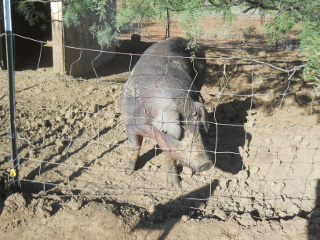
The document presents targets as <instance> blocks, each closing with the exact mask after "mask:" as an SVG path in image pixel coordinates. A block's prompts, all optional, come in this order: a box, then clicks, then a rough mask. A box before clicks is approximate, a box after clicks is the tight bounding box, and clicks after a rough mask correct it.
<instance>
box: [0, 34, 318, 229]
mask: <svg viewBox="0 0 320 240" xmlns="http://www.w3.org/2000/svg"><path fill="white" fill-rule="evenodd" d="M3 36H4V35H2V36H1V37H3ZM15 37H16V38H17V37H19V38H23V39H25V40H26V41H35V42H38V43H39V45H40V51H39V58H38V61H37V63H36V69H35V70H28V69H27V70H24V71H17V72H16V115H17V119H16V125H17V133H18V135H19V137H18V144H19V145H18V147H19V158H20V160H19V162H20V172H21V176H20V177H21V182H22V188H23V189H25V190H27V191H30V192H40V191H45V192H48V193H54V192H55V193H57V192H59V193H60V194H65V195H73V196H74V195H79V196H91V195H95V196H101V197H108V198H110V199H113V200H116V201H119V202H126V203H130V204H133V205H137V206H141V207H145V208H148V206H150V205H158V204H169V205H172V206H175V207H177V206H183V207H185V208H187V209H196V210H199V211H202V212H203V213H204V214H206V215H207V216H215V217H218V218H221V219H224V218H225V217H224V215H223V214H221V212H220V213H219V212H218V211H217V210H222V211H224V212H225V213H227V214H238V215H239V216H240V215H242V214H249V215H250V216H251V217H252V218H253V219H255V220H256V219H274V218H288V217H292V216H295V215H300V216H303V215H304V214H306V213H311V212H312V210H313V209H314V206H315V205H316V204H319V202H317V201H318V199H319V186H318V185H317V184H318V182H319V178H320V176H319V175H320V172H319V171H317V170H318V169H319V165H320V161H319V159H320V150H319V146H320V139H319V136H320V126H319V120H320V118H319V111H320V106H319V96H317V95H316V93H315V91H314V90H313V88H311V87H309V86H308V85H307V84H305V83H304V82H303V80H302V78H301V72H300V69H301V68H302V67H303V66H304V65H299V66H292V63H290V62H288V61H286V60H279V61H277V65H274V63H269V62H263V61H261V60H258V59H254V58H243V57H236V56H231V57H229V56H220V57H210V56H209V57H207V58H206V60H207V63H208V67H207V72H208V74H207V78H206V82H205V85H204V86H203V88H202V90H201V95H202V97H203V99H204V102H205V107H206V109H207V111H208V113H209V117H210V121H209V122H208V123H209V124H210V126H211V128H210V131H209V132H208V133H207V134H205V133H203V134H202V135H203V140H204V144H205V147H206V151H207V152H208V155H209V156H210V157H211V159H212V160H213V161H214V167H212V168H211V169H210V170H208V171H206V172H203V173H201V174H200V175H195V174H194V173H193V171H191V170H190V169H189V168H186V167H184V168H182V169H181V173H180V176H181V178H182V181H181V183H182V190H178V189H171V188H167V186H166V176H167V171H166V168H165V166H164V162H165V157H164V154H163V153H161V149H160V148H159V147H158V146H157V144H156V142H155V141H154V140H153V139H144V141H143V145H142V149H141V157H140V159H139V162H138V166H137V167H136V168H137V170H136V171H135V172H134V174H133V175H131V176H128V175H126V174H125V173H124V171H123V164H124V162H125V161H126V159H127V158H128V157H129V156H128V148H129V143H128V141H127V135H126V133H125V125H124V123H123V120H122V119H121V116H120V110H119V107H118V102H119V97H120V94H121V91H122V88H123V85H124V83H125V82H126V80H127V78H128V76H129V74H130V73H129V72H130V71H131V70H132V68H133V65H134V63H133V56H140V55H141V54H136V53H121V52H102V51H101V50H99V51H96V50H92V49H80V48H74V49H76V50H79V58H78V59H75V61H74V62H73V63H72V64H71V66H70V70H69V72H70V73H72V67H73V66H74V65H75V64H77V61H79V59H81V53H82V51H96V52H97V56H96V58H95V59H92V60H89V59H88V61H87V62H88V65H91V66H92V73H91V74H93V77H91V78H74V77H72V76H71V75H62V74H60V75H57V74H54V73H53V72H52V69H51V68H50V67H44V68H42V67H41V64H42V58H43V56H42V55H43V48H44V47H45V46H46V44H47V43H46V42H42V41H37V40H33V39H30V38H27V37H24V36H19V35H15ZM52 44H55V43H52ZM64 47H66V48H71V47H70V46H64ZM211 53H212V52H211ZM101 54H112V55H115V57H114V59H115V60H116V59H117V57H118V56H119V55H121V56H126V57H127V58H128V59H127V62H128V63H129V64H128V65H126V66H123V65H122V66H121V63H119V65H120V66H119V69H120V70H119V69H116V70H119V71H120V72H121V74H120V75H119V76H115V77H114V78H112V77H110V76H108V75H104V71H103V70H104V69H105V68H108V66H109V65H108V64H106V65H105V66H103V67H95V64H94V62H95V61H96V60H97V59H98V58H99V57H100V56H101ZM208 55H210V53H209V54H208ZM153 57H155V58H156V57H158V56H153ZM161 57H164V58H168V61H170V59H172V58H178V56H169V57H168V56H161ZM289 65H290V67H289ZM128 70H129V72H128ZM0 76H1V77H0V79H1V80H0V81H1V82H0V83H1V86H4V87H3V88H1V90H0V104H1V105H0V110H1V123H0V145H1V148H0V156H1V160H0V173H1V175H2V176H4V177H5V178H7V179H8V180H10V157H9V156H10V136H9V131H8V129H9V126H8V110H7V109H8V105H7V102H8V99H7V98H8V96H7V83H6V77H7V73H6V72H5V71H1V72H0ZM140 87H141V89H143V91H151V90H152V89H149V88H148V87H147V86H140ZM170 90H172V91H177V90H178V89H170ZM244 216H245V215H244ZM248 224H249V223H248Z"/></svg>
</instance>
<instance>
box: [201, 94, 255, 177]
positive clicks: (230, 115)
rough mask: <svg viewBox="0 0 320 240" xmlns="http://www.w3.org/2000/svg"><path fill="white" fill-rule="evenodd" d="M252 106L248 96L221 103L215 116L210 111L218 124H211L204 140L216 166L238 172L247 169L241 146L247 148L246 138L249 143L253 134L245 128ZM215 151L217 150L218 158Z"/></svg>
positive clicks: (227, 170)
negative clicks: (240, 151)
mask: <svg viewBox="0 0 320 240" xmlns="http://www.w3.org/2000/svg"><path fill="white" fill-rule="evenodd" d="M250 107H251V99H250V98H247V99H245V100H243V101H241V100H234V101H232V102H228V103H222V104H220V105H219V106H218V107H217V109H216V111H215V116H214V112H210V113H209V115H210V121H211V122H215V120H217V126H216V125H214V124H211V126H210V131H209V133H208V136H207V137H206V138H205V140H204V143H205V148H206V149H207V150H209V151H210V153H209V155H210V156H211V159H212V160H213V161H215V167H217V168H219V169H221V170H223V171H225V172H230V173H232V174H237V173H238V172H239V171H241V170H244V169H245V166H244V164H243V159H242V157H241V155H240V153H239V148H245V143H246V140H247V141H248V145H249V144H250V141H251V135H250V134H249V133H248V132H246V131H245V129H244V124H245V123H246V122H247V119H246V116H247V115H248V114H247V111H248V110H249V109H250ZM225 124H226V125H225ZM216 139H217V142H216ZM246 147H249V146H246ZM213 152H217V154H216V158H215V155H214V153H213Z"/></svg>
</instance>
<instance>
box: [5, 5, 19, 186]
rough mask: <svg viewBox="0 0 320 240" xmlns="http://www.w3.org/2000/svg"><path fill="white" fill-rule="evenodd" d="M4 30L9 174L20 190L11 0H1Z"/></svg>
mask: <svg viewBox="0 0 320 240" xmlns="http://www.w3.org/2000/svg"><path fill="white" fill-rule="evenodd" d="M3 13H4V30H5V33H6V53H7V71H8V81H9V112H10V133H11V134H10V138H11V154H12V156H11V159H12V162H13V167H12V170H11V171H10V176H11V177H13V180H14V186H15V189H16V190H20V179H19V169H18V168H19V158H18V151H17V136H16V127H15V96H14V93H15V86H14V58H13V34H12V24H11V1H10V0H3Z"/></svg>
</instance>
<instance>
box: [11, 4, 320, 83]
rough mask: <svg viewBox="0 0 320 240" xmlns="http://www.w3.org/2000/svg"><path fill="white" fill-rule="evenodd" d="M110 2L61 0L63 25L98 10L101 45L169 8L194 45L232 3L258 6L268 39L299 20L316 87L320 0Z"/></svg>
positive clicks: (31, 15)
mask: <svg viewBox="0 0 320 240" xmlns="http://www.w3.org/2000/svg"><path fill="white" fill-rule="evenodd" d="M114 1H115V0H81V1H80V0H63V16H64V23H65V25H66V26H79V25H80V19H81V18H86V15H87V14H88V13H91V14H92V13H93V14H97V15H98V16H99V20H98V21H96V22H94V23H92V26H91V27H90V32H91V33H92V34H93V35H94V36H95V37H96V38H97V40H98V42H99V44H100V45H101V46H102V47H103V46H111V45H112V44H114V43H116V42H117V37H118V33H119V32H120V31H121V30H124V29H128V28H129V27H130V26H132V25H138V26H142V24H143V23H147V22H148V21H151V20H154V19H164V20H167V22H169V20H170V19H167V18H168V15H167V12H168V11H169V13H170V14H169V18H170V17H172V16H179V25H180V26H181V27H182V29H183V32H184V36H185V37H186V38H188V39H189V40H190V43H191V44H190V45H191V46H190V47H194V46H195V43H196V42H197V40H198V39H199V38H200V37H201V36H202V35H203V33H204V30H203V27H202V21H201V19H202V18H203V17H204V16H205V15H206V14H207V13H208V12H215V13H218V14H220V16H222V18H223V19H224V21H225V23H227V24H228V23H231V21H233V20H234V19H235V16H236V14H235V13H234V11H233V10H234V9H235V7H236V10H237V11H239V10H241V11H242V12H243V13H248V12H250V11H259V13H260V14H261V16H262V17H264V16H266V15H268V17H269V18H268V21H267V23H266V24H265V26H264V32H265V34H266V35H267V36H268V38H269V43H271V44H272V43H279V42H281V41H283V39H284V37H285V34H286V33H288V32H289V31H290V30H291V29H292V28H293V27H294V26H296V25H297V24H299V26H300V52H301V54H302V55H303V56H305V58H306V67H305V68H304V72H303V74H304V78H305V80H307V81H309V82H310V83H312V84H314V86H315V87H316V88H319V86H320V80H319V76H320V62H319V61H320V60H319V59H320V58H319V55H320V40H319V39H320V0H312V1H310V0H189V1H184V0H161V1H156V0H118V1H117V9H114V12H115V15H114V16H108V13H107V12H106V9H107V8H110V7H112V6H114V5H113V3H115V2H114ZM15 6H16V11H17V12H18V13H20V14H23V15H24V16H25V18H26V20H27V21H29V23H30V25H34V24H36V23H38V22H39V21H40V20H41V19H45V16H44V15H43V13H42V12H41V11H38V10H37V9H36V8H35V5H34V3H32V2H30V1H23V0H17V1H15ZM106 19H113V21H112V22H110V21H106ZM248 34H249V35H250V34H251V32H248ZM249 35H248V36H249ZM251 35H252V34H251Z"/></svg>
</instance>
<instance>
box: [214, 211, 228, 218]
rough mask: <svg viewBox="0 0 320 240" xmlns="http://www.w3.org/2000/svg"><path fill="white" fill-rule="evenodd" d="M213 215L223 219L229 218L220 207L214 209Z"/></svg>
mask: <svg viewBox="0 0 320 240" xmlns="http://www.w3.org/2000/svg"><path fill="white" fill-rule="evenodd" d="M213 215H214V216H216V217H218V218H220V219H221V220H226V219H227V218H228V216H227V214H226V213H225V212H224V211H222V210H221V209H219V208H216V209H214V211H213Z"/></svg>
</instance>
